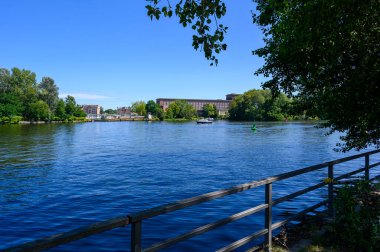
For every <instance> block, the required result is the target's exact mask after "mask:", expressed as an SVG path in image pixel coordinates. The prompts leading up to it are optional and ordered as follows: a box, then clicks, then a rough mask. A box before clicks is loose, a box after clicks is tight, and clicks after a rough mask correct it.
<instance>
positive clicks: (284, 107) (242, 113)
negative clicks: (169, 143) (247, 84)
mask: <svg viewBox="0 0 380 252" xmlns="http://www.w3.org/2000/svg"><path fill="white" fill-rule="evenodd" d="M300 106H301V104H300V103H299V102H298V101H297V100H294V99H290V98H288V97H287V96H286V95H285V94H283V93H281V94H279V95H278V96H276V97H273V96H272V93H271V91H270V90H257V89H252V90H249V91H247V92H245V93H244V94H242V95H239V96H237V97H235V98H234V100H233V101H232V102H231V106H230V109H229V111H228V113H229V115H230V119H231V120H239V121H284V120H293V119H297V120H299V119H306V118H307V117H309V116H308V115H307V114H306V111H303V110H302V109H301V108H302V107H300Z"/></svg>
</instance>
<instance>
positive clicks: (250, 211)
mask: <svg viewBox="0 0 380 252" xmlns="http://www.w3.org/2000/svg"><path fill="white" fill-rule="evenodd" d="M267 207H268V205H267V204H261V205H258V206H256V207H252V208H250V209H247V210H245V211H243V212H240V213H236V214H234V215H231V216H229V217H227V218H224V219H221V220H219V221H216V222H214V223H210V224H207V225H204V226H201V227H199V228H196V229H193V230H191V231H190V232H187V233H185V234H182V235H179V236H177V237H174V238H170V239H167V240H165V241H163V242H159V243H156V244H154V245H152V246H151V247H149V248H147V249H144V252H152V251H157V250H160V249H164V248H167V247H169V246H172V245H173V244H176V243H178V242H181V241H184V240H187V239H189V238H191V237H194V236H196V235H200V234H203V233H206V232H208V231H210V230H213V229H215V228H218V227H220V226H223V225H226V224H228V223H230V222H233V221H237V220H239V219H242V218H244V217H247V216H249V215H251V214H254V213H257V212H259V211H261V210H264V209H266V208H267Z"/></svg>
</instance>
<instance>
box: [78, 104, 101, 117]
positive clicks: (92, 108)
mask: <svg viewBox="0 0 380 252" xmlns="http://www.w3.org/2000/svg"><path fill="white" fill-rule="evenodd" d="M82 110H83V111H84V112H85V113H86V114H87V115H100V106H99V105H83V106H82Z"/></svg>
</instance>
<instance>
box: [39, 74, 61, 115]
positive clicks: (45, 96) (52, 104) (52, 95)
mask: <svg viewBox="0 0 380 252" xmlns="http://www.w3.org/2000/svg"><path fill="white" fill-rule="evenodd" d="M38 87H39V97H40V99H41V100H43V101H44V102H46V103H47V104H48V105H49V108H50V110H51V111H55V108H56V106H57V103H58V100H59V97H58V87H57V85H56V84H55V83H54V80H53V79H52V78H50V77H43V78H42V81H41V83H40V84H39V85H38Z"/></svg>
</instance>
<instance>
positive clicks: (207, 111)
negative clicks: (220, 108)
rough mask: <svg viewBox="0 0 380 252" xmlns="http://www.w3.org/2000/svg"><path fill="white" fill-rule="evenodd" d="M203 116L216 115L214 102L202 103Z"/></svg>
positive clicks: (213, 116)
mask: <svg viewBox="0 0 380 252" xmlns="http://www.w3.org/2000/svg"><path fill="white" fill-rule="evenodd" d="M203 116H204V117H212V118H215V117H217V116H218V114H217V111H216V106H215V104H210V103H209V104H205V105H203Z"/></svg>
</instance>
